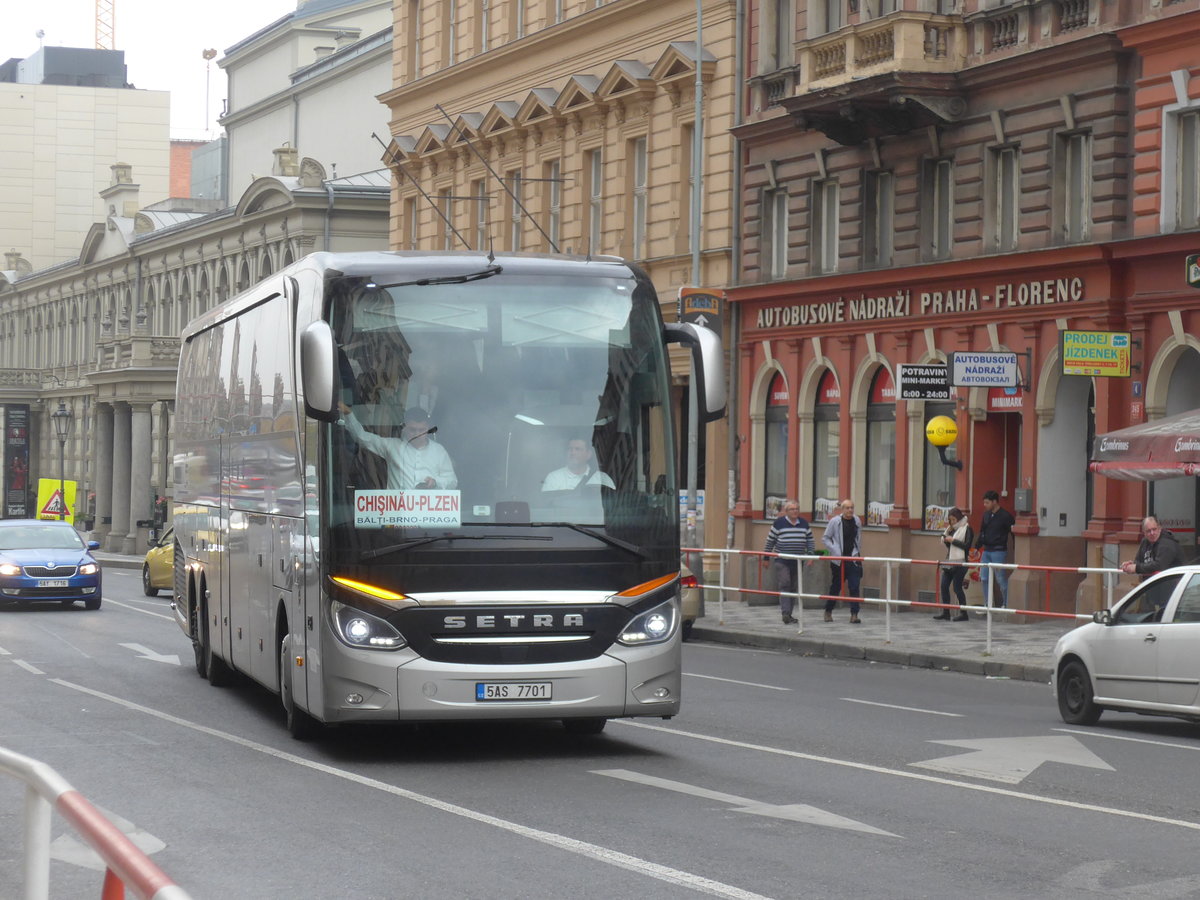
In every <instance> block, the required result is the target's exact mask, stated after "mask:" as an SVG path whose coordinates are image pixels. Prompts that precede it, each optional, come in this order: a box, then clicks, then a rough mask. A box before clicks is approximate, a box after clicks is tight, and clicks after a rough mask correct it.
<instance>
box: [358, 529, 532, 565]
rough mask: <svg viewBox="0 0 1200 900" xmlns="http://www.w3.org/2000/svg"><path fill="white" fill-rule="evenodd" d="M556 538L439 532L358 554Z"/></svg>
mask: <svg viewBox="0 0 1200 900" xmlns="http://www.w3.org/2000/svg"><path fill="white" fill-rule="evenodd" d="M552 540H554V538H552V537H550V536H549V535H544V534H439V535H436V536H434V537H423V538H413V539H412V540H410V541H401V542H400V543H398V544H388V545H387V546H386V547H375V548H373V549H371V550H364V551H363V552H362V553H360V554H358V558H359V559H360V560H363V559H378V558H379V557H381V556H387V555H389V554H391V553H399V552H400V551H401V550H411V549H412V548H413V547H420V546H422V545H423V544H434V543H437V542H438V541H552Z"/></svg>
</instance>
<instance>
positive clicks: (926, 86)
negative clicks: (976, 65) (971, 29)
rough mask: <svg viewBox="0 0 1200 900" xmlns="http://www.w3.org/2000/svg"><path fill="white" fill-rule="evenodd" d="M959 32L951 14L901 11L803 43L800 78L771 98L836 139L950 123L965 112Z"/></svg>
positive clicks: (852, 139)
mask: <svg viewBox="0 0 1200 900" xmlns="http://www.w3.org/2000/svg"><path fill="white" fill-rule="evenodd" d="M966 38H967V35H966V30H965V28H964V26H963V24H962V20H961V18H959V17H958V16H939V15H933V14H931V13H917V12H904V13H895V14H892V15H889V16H887V17H885V18H882V19H874V20H872V21H870V22H864V23H860V24H857V25H850V26H847V27H846V28H842V29H839V30H838V31H836V32H834V33H832V34H827V35H822V36H821V37H819V38H815V39H813V40H810V41H803V42H801V43H800V44H799V45H798V46H797V52H798V56H799V59H800V67H799V69H800V73H801V75H802V77H801V78H800V81H799V84H798V85H797V88H796V91H795V93H794V94H793V95H792V96H790V97H785V98H783V99H782V100H780V101H779V103H780V105H781V106H783V108H784V109H786V110H787V111H788V112H789V113H790V114H791V115H792V117H793V118H794V119H795V120H796V122H797V124H798V125H799V126H800V127H801V128H805V129H816V130H818V131H821V132H823V133H824V134H826V135H827V136H828V137H830V138H831V139H833V140H835V141H837V142H838V143H840V144H857V143H861V142H863V141H865V140H868V139H870V138H872V137H880V136H883V135H888V134H901V133H904V132H907V131H911V130H913V129H915V128H922V127H925V126H927V125H934V124H941V123H944V122H948V121H953V120H954V119H956V118H958V117H959V116H961V115H962V114H963V113H964V112H965V111H966V102H965V100H964V99H963V97H962V96H961V92H960V90H959V88H958V83H957V77H956V76H957V73H958V72H959V71H961V70H962V68H963V66H964V65H965V62H966Z"/></svg>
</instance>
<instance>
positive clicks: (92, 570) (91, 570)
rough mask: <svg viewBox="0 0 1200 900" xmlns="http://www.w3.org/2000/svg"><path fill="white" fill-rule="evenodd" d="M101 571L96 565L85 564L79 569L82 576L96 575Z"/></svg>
mask: <svg viewBox="0 0 1200 900" xmlns="http://www.w3.org/2000/svg"><path fill="white" fill-rule="evenodd" d="M99 571H100V567H99V566H98V565H96V564H95V563H84V564H83V565H82V566H80V567H79V574H80V575H95V574H96V573H97V572H99Z"/></svg>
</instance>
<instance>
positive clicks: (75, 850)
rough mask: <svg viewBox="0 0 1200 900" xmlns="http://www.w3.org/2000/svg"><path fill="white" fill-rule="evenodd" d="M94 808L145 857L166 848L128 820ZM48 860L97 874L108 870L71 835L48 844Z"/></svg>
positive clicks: (86, 846) (95, 854)
mask: <svg viewBox="0 0 1200 900" xmlns="http://www.w3.org/2000/svg"><path fill="white" fill-rule="evenodd" d="M96 808H97V809H99V810H100V812H101V813H103V814H104V817H105V818H106V819H108V820H109V821H110V822H112V823H113V824H114V825H115V826H117V828H118V830H120V832H121V833H122V834H123V835H125V836H126V837H127V838H129V840H130V841H132V842H133V845H134V846H135V847H137V848H138V849H139V850H141V851H142V852H143V853H145V854H146V855H147V856H149V855H150V854H152V853H157V852H158V851H159V850H162V849H163V848H164V847H166V846H167V845H166V844H164V843H163V842H162V841H160V840H159V839H158V838H156V837H155V836H154V835H152V834H151V833H150V832H148V831H146V830H144V829H142V828H138V827H137V826H136V825H134V824H133V823H132V822H130V821H129V820H128V819H123V818H121V817H120V816H118V815H117V814H116V813H113V812H109V811H108V810H106V809H103V808H101V807H96ZM50 858H51V859H57V860H59V861H60V862H65V863H70V864H71V865H73V866H81V867H83V868H85V869H95V870H96V871H98V872H103V871H104V870H105V869H106V868H108V865H107V864H106V863H105V862H104V860H102V859H101V858H100V855H99V854H98V853H96V851H95V850H93V849H92V848H91V847H89V846H88V845H87V844H85V843H83V842H82V841H80V840H79V839H78V838H76V837H75V836H74V835H72V834H63V835H59V836H58V837H57V838H55V839H54V840H53V841H52V842H51V843H50Z"/></svg>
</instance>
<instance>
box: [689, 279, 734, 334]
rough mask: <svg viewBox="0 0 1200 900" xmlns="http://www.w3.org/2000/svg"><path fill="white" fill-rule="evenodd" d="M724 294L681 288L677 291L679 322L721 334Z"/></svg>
mask: <svg viewBox="0 0 1200 900" xmlns="http://www.w3.org/2000/svg"><path fill="white" fill-rule="evenodd" d="M724 300H725V292H724V291H718V290H713V289H711V288H699V287H681V288H680V289H679V321H680V322H691V323H692V324H693V325H703V326H704V327H705V328H707V329H708V330H709V331H714V332H716V333H717V335H718V336H719V335H720V334H721V331H722V329H721V305H722V302H723V301H724Z"/></svg>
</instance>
